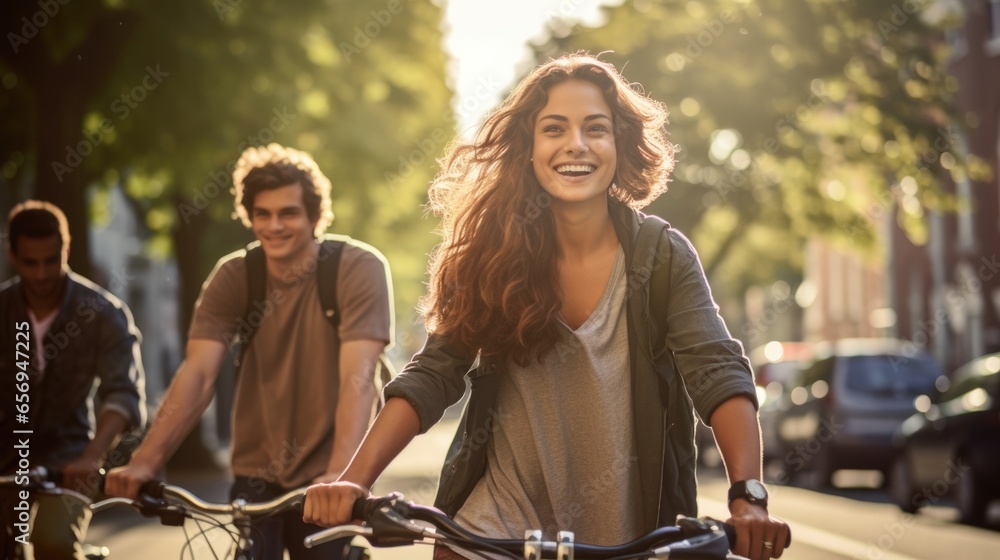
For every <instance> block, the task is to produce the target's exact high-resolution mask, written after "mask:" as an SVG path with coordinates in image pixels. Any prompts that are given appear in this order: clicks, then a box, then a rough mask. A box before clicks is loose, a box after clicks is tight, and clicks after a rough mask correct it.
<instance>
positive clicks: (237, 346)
mask: <svg viewBox="0 0 1000 560" xmlns="http://www.w3.org/2000/svg"><path fill="white" fill-rule="evenodd" d="M243 262H244V263H246V268H247V303H246V305H245V306H244V308H243V318H242V319H241V320H240V322H239V325H240V329H239V331H238V333H237V335H236V336H235V337H233V340H232V342H231V343H230V344H229V352H230V354H231V355H232V357H233V365H234V366H235V367H236V373H237V374H239V372H240V366H241V365H242V364H243V355H244V354H246V351H247V348H249V347H250V341H251V340H253V337H254V335H255V334H257V328H258V327H259V326H260V322H259V321H253V320H252V319H253V317H252V316H251V313H253V311H254V309H255V308H256V307H258V306H260V305H265V299H266V297H267V264H266V262H265V260H264V249H262V248H261V246H260V242H259V241H254V242H253V243H251V244H249V245H247V248H246V251H245V254H244V255H243ZM255 304H256V305H255ZM255 322H256V323H257V324H256V325H255V324H254V323H255Z"/></svg>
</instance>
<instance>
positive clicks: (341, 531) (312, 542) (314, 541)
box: [302, 525, 372, 548]
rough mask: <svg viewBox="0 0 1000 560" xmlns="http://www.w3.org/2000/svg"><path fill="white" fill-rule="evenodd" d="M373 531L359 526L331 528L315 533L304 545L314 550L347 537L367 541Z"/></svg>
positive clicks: (305, 540)
mask: <svg viewBox="0 0 1000 560" xmlns="http://www.w3.org/2000/svg"><path fill="white" fill-rule="evenodd" d="M371 534H372V530H371V529H370V528H369V527H359V526H357V525H341V526H339V527H331V528H329V529H324V530H322V531H320V532H318V533H314V534H312V535H309V536H308V537H306V538H305V539H304V540H303V541H302V544H303V545H304V546H305V547H306V548H312V547H314V546H319V545H321V544H323V543H327V542H330V541H333V540H336V539H342V538H345V537H365V538H366V539H367V538H369V537H371Z"/></svg>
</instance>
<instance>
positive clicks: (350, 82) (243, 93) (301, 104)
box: [0, 0, 453, 329]
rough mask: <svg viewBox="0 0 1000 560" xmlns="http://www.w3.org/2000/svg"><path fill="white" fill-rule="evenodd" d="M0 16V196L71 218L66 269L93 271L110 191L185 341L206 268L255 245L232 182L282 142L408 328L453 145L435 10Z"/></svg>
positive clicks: (105, 6)
mask: <svg viewBox="0 0 1000 560" xmlns="http://www.w3.org/2000/svg"><path fill="white" fill-rule="evenodd" d="M42 4H45V6H44V7H43V6H42ZM46 10H48V11H46ZM38 14H42V15H38ZM0 16H2V20H3V21H4V22H8V23H7V24H6V25H5V26H4V27H5V37H6V38H7V42H8V45H5V46H4V48H3V49H0V53H2V54H0V77H2V79H3V86H4V87H5V89H6V95H4V96H3V99H2V100H0V111H2V115H3V119H2V121H3V123H4V124H3V125H2V126H3V129H2V130H3V132H4V134H3V135H2V136H3V139H2V140H0V150H2V151H0V162H3V168H2V170H3V173H4V178H3V179H2V180H5V181H7V183H8V184H10V185H13V186H15V187H16V190H17V191H18V195H19V196H28V195H31V196H36V197H39V198H43V199H47V200H51V201H53V202H55V203H57V204H58V205H60V206H61V207H63V208H64V209H65V210H66V211H67V214H68V215H69V218H70V223H71V228H72V233H73V235H74V249H75V250H74V251H73V253H72V259H73V260H72V261H71V264H72V265H73V267H74V268H75V269H77V270H79V271H81V272H84V273H86V272H87V271H88V269H89V254H90V251H89V248H88V247H87V236H86V232H87V228H88V226H89V223H90V221H91V219H92V218H100V214H101V212H102V210H103V206H102V205H101V204H100V203H99V202H100V200H101V193H102V192H103V191H104V190H105V189H107V188H108V187H109V186H112V185H121V186H122V188H123V189H124V190H125V192H126V194H127V195H128V197H129V199H130V200H131V202H132V204H133V207H134V209H135V210H136V211H137V212H138V214H139V215H140V216H141V217H142V218H143V219H144V221H145V222H146V224H147V226H148V230H147V233H148V236H149V238H148V239H147V242H148V245H149V248H150V250H151V251H153V252H158V253H160V254H169V253H170V252H174V253H175V254H176V256H177V260H178V263H179V266H180V270H181V277H182V278H181V292H182V298H181V305H182V309H183V313H182V318H181V328H182V329H184V328H186V325H187V322H188V320H189V312H190V309H191V307H192V304H193V302H194V299H195V297H196V296H197V293H198V290H199V288H200V285H201V282H202V281H203V280H204V278H205V276H206V274H207V272H208V270H210V267H211V265H212V263H214V261H215V259H217V258H218V257H219V256H221V255H223V254H225V253H226V252H229V251H231V250H233V249H235V248H237V247H239V246H240V244H242V243H245V242H246V241H248V240H249V235H248V234H247V233H246V232H245V231H244V230H243V229H242V226H239V225H238V224H236V223H235V222H233V221H232V220H231V214H232V196H231V195H230V194H229V189H230V186H231V185H230V184H229V181H230V179H229V172H230V170H231V168H232V166H233V165H234V164H235V162H236V160H237V158H238V157H239V154H240V152H241V151H242V150H243V149H244V148H245V147H246V146H248V145H254V144H265V143H268V142H270V141H277V142H281V143H284V144H287V145H291V146H294V147H298V148H300V149H304V150H307V151H310V152H312V153H313V154H314V155H315V157H316V159H317V162H318V163H319V164H320V167H321V168H322V169H323V170H324V171H325V172H326V173H327V175H328V176H329V177H330V179H331V181H332V183H333V185H334V213H335V215H336V219H335V221H334V224H333V226H332V229H334V230H335V231H338V232H343V233H347V234H350V235H352V236H354V237H357V238H359V239H361V240H364V241H366V242H369V243H371V244H373V245H375V246H377V247H379V248H381V249H382V250H383V252H385V253H386V255H387V257H388V258H389V259H390V262H391V263H392V265H393V272H394V278H395V281H396V288H397V289H396V295H397V305H398V309H399V310H400V317H401V320H402V321H406V320H407V319H408V318H409V316H410V315H409V314H410V312H411V310H412V309H413V304H414V302H415V301H416V299H417V297H418V295H419V294H420V293H421V292H422V287H421V283H420V280H421V278H422V276H423V272H424V266H425V255H426V253H427V251H428V249H429V248H430V246H431V245H432V243H433V238H432V237H431V235H430V230H432V229H433V225H434V224H432V223H430V222H426V221H423V220H422V219H421V212H422V210H421V207H420V204H421V203H422V201H423V197H424V192H425V186H426V183H427V181H428V180H429V179H430V177H431V175H432V173H433V160H434V157H435V156H437V155H438V154H439V153H440V152H441V150H442V149H443V146H444V142H445V141H447V139H449V138H450V137H451V136H452V134H453V122H452V117H451V112H450V108H449V107H450V100H451V92H450V91H449V89H448V87H447V86H446V80H445V65H446V57H445V54H444V53H443V51H442V49H441V46H440V45H441V31H440V23H441V17H442V14H441V9H440V8H439V7H437V6H436V5H434V4H432V3H428V2H401V1H399V0H364V1H352V2H348V1H346V0H302V1H297V2H289V3H282V2H276V1H265V2H244V1H243V0H213V1H212V2H206V1H203V0H170V1H167V0H156V1H143V2H136V1H129V0H117V1H110V0H109V1H105V2H72V3H67V4H65V5H63V4H60V3H59V2H48V3H46V2H42V3H36V2H8V3H5V4H4V5H3V7H2V8H0ZM94 196H96V197H97V198H96V203H93V204H91V203H90V201H91V200H92V198H93V197H94Z"/></svg>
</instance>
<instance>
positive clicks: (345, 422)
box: [313, 340, 385, 483]
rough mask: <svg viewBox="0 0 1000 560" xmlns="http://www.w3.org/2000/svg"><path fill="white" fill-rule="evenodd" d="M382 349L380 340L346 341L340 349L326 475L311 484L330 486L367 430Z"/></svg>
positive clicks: (373, 401) (383, 343) (383, 345)
mask: <svg viewBox="0 0 1000 560" xmlns="http://www.w3.org/2000/svg"><path fill="white" fill-rule="evenodd" d="M384 348H385V342H384V341H382V340H348V341H346V342H343V343H341V345H340V363H339V366H340V394H339V396H338V398H337V413H336V419H335V424H334V435H333V453H332V454H331V455H330V461H329V463H328V464H327V467H326V473H325V474H324V475H322V476H319V477H317V478H316V479H315V480H314V481H313V482H317V483H318V482H334V481H336V480H337V478H338V477H339V476H340V474H341V473H342V472H344V469H346V468H347V464H348V463H350V461H351V457H353V456H354V453H355V451H357V449H358V446H359V445H361V440H362V439H363V438H364V436H365V432H366V431H367V430H368V422H369V421H370V420H371V415H372V406H373V405H374V403H375V398H376V396H377V395H376V394H375V382H374V379H375V367H376V366H377V365H378V358H379V355H380V354H381V353H382V350H383V349H384Z"/></svg>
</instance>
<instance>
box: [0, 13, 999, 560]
mask: <svg viewBox="0 0 1000 560" xmlns="http://www.w3.org/2000/svg"><path fill="white" fill-rule="evenodd" d="M0 21H2V22H3V31H4V38H5V42H6V44H5V45H4V46H3V47H2V48H0V86H2V87H0V115H2V118H0V213H2V215H3V217H0V220H5V219H6V213H7V211H8V210H9V209H10V208H11V207H12V206H13V205H14V204H16V203H17V202H19V201H21V200H24V199H26V198H41V199H46V200H50V201H52V202H54V203H56V204H57V205H59V206H60V207H62V208H63V209H64V210H65V211H66V213H67V216H68V218H69V221H70V227H71V231H72V235H73V245H72V252H71V256H70V264H71V266H72V268H73V269H74V270H76V271H77V272H80V273H82V274H83V275H85V276H88V277H90V278H92V279H94V280H95V281H97V282H98V283H100V284H102V285H104V286H105V287H107V288H108V289H109V290H111V291H112V292H113V293H115V294H116V295H118V296H119V297H121V298H123V299H124V300H125V301H127V302H128V304H129V305H130V306H131V308H132V311H133V313H134V315H135V317H136V321H137V323H138V325H139V327H140V329H141V331H142V333H143V335H144V340H143V356H144V358H145V366H146V372H147V376H148V379H147V391H148V392H149V403H150V406H151V407H155V406H156V403H157V402H158V400H159V398H160V397H161V396H162V392H163V390H164V389H165V388H166V386H167V385H168V384H169V381H170V376H171V375H172V374H173V371H174V370H175V368H176V367H177V365H178V364H179V363H180V361H181V359H182V357H183V356H182V348H183V343H184V336H185V333H186V330H187V324H188V321H189V320H190V316H191V311H192V306H193V304H194V301H195V299H196V298H197V295H198V292H199V289H200V287H201V283H202V282H203V281H204V280H205V278H206V276H207V274H208V273H209V271H210V270H211V267H212V265H213V264H214V263H215V261H216V260H217V259H218V258H219V257H220V256H222V255H224V254H226V253H229V252H231V251H233V250H235V249H237V248H239V247H241V246H242V245H244V244H245V243H247V242H249V241H250V240H251V237H250V234H249V232H248V231H246V230H245V229H244V228H243V227H242V226H241V225H240V224H239V223H238V222H237V221H235V220H233V219H232V214H233V198H232V194H231V192H230V189H231V187H232V185H231V179H230V176H229V175H230V171H231V169H232V167H233V165H234V164H235V162H236V160H237V158H238V156H239V154H240V153H241V151H242V150H243V149H245V148H246V147H247V146H251V145H258V144H266V143H269V142H272V141H275V142H280V143H283V144H286V145H289V146H293V147H296V148H299V149H302V150H306V151H309V152H311V153H313V155H314V156H315V158H316V160H317V162H318V163H319V165H320V167H321V169H322V170H323V171H324V172H325V173H326V174H327V175H328V176H329V177H330V179H331V181H332V183H333V210H334V214H335V216H336V218H335V221H334V222H333V225H332V226H331V230H332V231H335V232H337V233H345V234H348V235H351V236H353V237H355V238H358V239H361V240H363V241H365V242H368V243H371V244H372V245H374V246H376V247H378V248H379V249H380V250H381V251H382V252H384V253H385V255H386V256H387V258H388V259H389V261H390V263H391V266H392V274H393V281H394V284H395V293H396V306H397V309H396V317H397V324H396V327H397V337H396V340H397V347H396V349H395V350H394V353H393V357H394V358H395V359H396V361H397V362H398V363H402V362H405V361H406V359H407V358H408V357H409V356H410V355H411V354H412V352H414V351H415V350H416V349H418V348H419V346H420V345H421V344H422V342H423V336H424V334H423V330H422V327H421V321H420V318H419V317H418V316H417V315H416V313H415V311H414V306H415V303H416V301H417V298H418V297H419V296H420V295H421V294H422V293H423V290H424V282H425V281H426V275H425V272H426V259H427V254H428V253H429V251H430V250H431V248H432V247H433V245H434V243H435V242H436V239H437V238H436V236H435V235H434V234H433V230H434V228H435V226H436V222H435V220H434V219H433V217H432V216H425V215H424V210H423V207H422V204H423V203H424V202H425V200H426V187H427V184H428V181H429V180H430V179H431V178H432V177H433V175H434V173H435V171H436V164H435V158H436V157H438V156H440V155H441V154H442V152H443V150H444V148H445V146H446V145H447V143H448V142H449V141H451V140H452V139H453V138H454V137H455V136H456V135H471V134H473V133H474V131H475V128H476V126H477V125H478V123H480V122H481V120H482V118H483V116H484V115H486V114H487V113H488V112H489V111H490V110H491V109H492V108H493V107H494V106H495V104H496V103H497V102H498V101H499V100H500V99H502V98H503V96H504V95H505V93H506V92H507V91H509V90H510V88H511V87H512V86H513V84H514V83H515V82H516V80H517V79H519V78H520V77H521V76H523V75H524V74H525V73H526V72H527V71H528V70H529V69H530V68H532V67H533V66H535V65H536V64H538V63H540V62H543V61H545V60H547V59H549V58H550V57H555V56H558V55H560V54H562V53H565V52H573V51H577V50H587V51H589V52H591V53H594V54H596V53H603V54H601V58H602V59H604V60H606V61H609V62H612V63H614V64H615V65H616V66H617V67H618V68H619V69H620V70H621V71H622V73H623V74H624V76H625V77H626V78H627V79H629V80H630V81H633V82H635V83H636V84H637V87H641V88H642V89H643V90H644V91H645V92H647V93H648V94H649V95H651V96H652V97H654V98H656V99H658V100H660V101H662V102H664V103H666V104H667V106H668V107H669V108H670V112H671V122H670V124H669V125H668V131H669V133H670V138H671V140H672V141H673V142H674V143H675V144H677V145H678V146H679V147H680V152H679V160H678V164H677V168H676V171H675V173H674V176H673V180H672V182H671V184H670V190H669V192H667V193H666V194H665V195H664V196H662V197H660V198H659V199H658V200H657V201H656V202H654V203H653V204H652V205H651V206H650V207H648V208H647V211H648V212H650V213H655V214H658V215H660V216H663V217H664V218H666V219H667V220H668V221H670V222H671V224H672V225H673V226H674V227H677V228H679V229H681V230H682V231H684V232H685V233H686V234H688V235H689V236H690V237H691V238H692V239H693V241H694V243H695V246H696V247H697V249H698V251H699V252H700V256H701V258H702V262H703V264H704V267H705V270H706V272H707V274H708V276H709V278H710V281H711V284H712V287H713V290H714V294H715V297H716V300H717V301H718V303H719V305H720V307H721V312H722V314H723V316H724V317H725V319H726V321H727V324H728V325H729V327H730V330H731V331H732V332H733V335H734V336H735V337H737V338H739V339H740V340H742V341H743V343H744V346H745V347H746V348H747V350H748V352H750V351H752V350H754V349H758V350H757V354H755V355H757V356H763V357H762V358H759V359H758V360H757V362H756V363H757V364H758V366H763V365H765V364H767V363H776V362H780V361H782V360H783V358H782V355H781V353H780V352H777V351H776V350H775V349H774V348H775V347H774V346H771V351H770V353H769V354H767V353H765V352H764V348H765V345H767V343H769V342H771V341H782V342H799V343H804V346H802V347H796V350H795V358H794V361H796V362H801V366H802V367H808V366H809V364H812V363H814V361H815V360H816V359H819V358H821V357H822V356H827V357H829V356H832V355H835V354H838V351H837V350H836V348H835V349H834V350H830V349H826V350H822V351H814V347H813V346H812V343H817V342H821V341H839V340H843V339H856V338H864V339H886V340H901V341H904V342H902V343H900V344H902V346H901V348H903V349H902V350H900V349H899V348H900V346H899V344H897V349H896V350H894V351H895V352H897V353H900V352H901V353H903V354H906V355H907V357H914V356H915V355H917V354H920V356H926V357H927V358H928V359H929V360H932V361H933V364H934V367H936V368H937V371H938V373H939V374H940V375H941V376H942V377H944V378H946V379H954V378H955V377H956V375H958V373H956V372H957V370H959V369H960V368H961V367H962V366H963V364H967V363H969V362H972V361H973V360H976V359H978V358H981V357H985V356H988V355H990V354H991V353H995V352H1000V262H998V257H997V251H998V248H1000V182H998V175H997V168H998V165H997V163H998V158H1000V2H998V1H997V0H897V1H888V0H879V1H861V0H691V1H682V0H633V1H625V2H621V1H615V0H611V1H607V2H601V1H599V0H547V1H541V0H538V1H531V0H519V1H513V0H512V1H506V2H503V3H499V2H498V3H492V2H476V1H473V0H451V1H448V2H445V1H444V0H440V1H435V2H431V1H426V0H352V1H347V0H289V1H286V2H276V1H272V0H170V1H166V0H144V1H131V0H104V1H97V0H95V1H81V0H65V1H64V0H37V1H8V2H4V3H3V4H2V5H0ZM12 274H13V272H12V271H11V268H10V265H9V263H7V262H6V260H0V276H2V277H3V278H7V277H9V276H10V275H12ZM803 347H808V348H809V350H808V351H803V350H802V348H803ZM790 348H791V347H790ZM776 352H777V353H776ZM845 352H847V353H848V354H851V353H856V352H855V351H854V350H850V351H840V352H839V354H844V353H845ZM865 352H868V351H865ZM772 358H773V359H772ZM785 359H790V358H785ZM996 363H997V364H1000V361H997V362H996ZM988 364H994V362H989V363H988ZM984 367H986V370H984V371H987V373H989V371H990V368H992V367H994V365H987V366H984ZM794 369H798V366H797V367H796V368H794ZM997 369H1000V366H998V367H997ZM993 373H994V374H995V373H996V371H995V370H993ZM795 375H796V374H795V373H794V372H791V373H788V374H786V375H783V376H781V377H780V379H779V378H776V379H770V380H768V381H778V382H780V385H781V386H780V387H777V388H775V389H773V390H771V391H770V392H767V391H766V390H765V389H766V385H767V384H766V383H763V382H762V381H763V379H762V378H761V379H758V381H759V382H762V383H761V394H762V397H764V398H765V399H767V398H769V397H768V395H770V396H771V397H773V399H772V400H774V401H776V402H777V401H779V400H780V396H781V395H782V394H787V393H790V391H791V390H792V388H793V387H792V385H794V384H796V383H798V384H799V385H801V384H802V383H805V382H806V381H792V379H793V378H794V377H795ZM983 375H984V376H987V374H983ZM934 377H935V376H930V378H929V379H932V380H933V379H934ZM807 381H808V380H807ZM814 381H815V379H812V380H811V381H810V383H811V382H814ZM824 382H825V383H828V385H829V387H828V389H829V388H830V387H832V386H833V383H834V382H833V381H829V380H827V381H824ZM789 384H791V385H789ZM950 386H951V385H950V384H948V385H942V384H941V383H938V384H937V385H933V384H931V385H930V386H927V387H923V386H922V387H921V388H920V390H918V391H917V393H915V395H914V396H912V397H907V399H908V400H907V402H910V403H911V405H910V408H908V409H907V410H908V411H909V412H913V413H923V412H927V411H928V410H930V407H929V406H918V405H917V404H914V403H915V401H914V399H915V398H916V396H921V395H922V396H925V398H927V399H928V400H929V401H933V402H934V403H937V402H938V401H937V400H936V399H938V396H937V395H936V394H935V393H934V391H942V392H943V391H947V390H948V389H949V387H950ZM990 387H992V386H990ZM811 388H812V385H808V386H806V390H807V393H808V394H807V397H808V399H810V400H813V399H815V400H817V402H821V401H823V398H824V397H825V396H826V393H824V392H822V391H813V392H809V391H810V390H811ZM819 393H822V395H821V396H816V395H817V394H819ZM985 394H986V395H987V397H988V401H987V402H986V404H985V405H982V403H979V404H977V405H976V406H978V407H979V408H976V407H973V408H975V409H976V410H979V409H980V408H982V406H985V410H992V411H993V412H991V413H990V414H992V416H991V418H993V417H996V421H998V422H1000V414H996V413H995V410H996V409H995V407H996V404H995V402H996V401H998V400H1000V397H998V396H997V395H995V389H993V388H990V389H988V390H987V392H986V393H985ZM961 396H962V395H958V397H961ZM911 401H912V402H911ZM921 402H923V401H921ZM976 402H977V403H978V401H976ZM793 404H795V403H793ZM925 404H926V403H925ZM981 405H982V406H981ZM789 406H791V405H789ZM786 408H787V407H786ZM828 408H831V407H828ZM921 408H926V409H927V410H921ZM822 410H826V409H822ZM227 416H228V414H227V413H226V411H225V409H224V407H223V410H222V411H221V412H220V413H218V418H220V419H221V420H220V421H219V422H214V423H213V421H210V422H208V427H207V428H206V429H205V430H203V431H202V433H201V434H196V437H195V438H194V439H195V440H196V441H195V442H193V443H191V444H190V445H191V446H193V448H195V449H204V448H209V449H214V448H215V447H217V446H219V445H224V443H225V430H224V429H222V430H220V429H217V426H215V424H216V423H218V424H225V418H226V417H227ZM814 420H815V418H814ZM901 422H902V418H900V419H899V420H898V421H896V422H895V424H893V429H892V430H891V431H894V432H898V428H899V427H900V423H901ZM814 424H816V422H814ZM817 425H818V424H817ZM814 428H815V426H814ZM899 437H902V436H899ZM202 440H204V441H202ZM991 445H992V444H991ZM785 451H787V449H782V451H781V452H779V453H778V457H779V458H780V457H781V456H783V455H784V452H785ZM192 456H194V457H197V456H198V452H197V451H195V452H192ZM784 465H785V470H788V466H789V465H790V462H789V461H788V460H787V459H786V460H785V461H784ZM882 471H884V472H882V474H883V476H884V478H883V479H882V482H881V483H880V482H876V483H875V484H874V486H879V485H887V484H888V478H889V477H888V472H889V471H888V470H887V468H883V469H882ZM880 499H881V498H880ZM886 500H888V498H885V500H883V501H886ZM876 501H877V500H876ZM947 515H949V514H945V517H947ZM994 550H995V549H994ZM878 551H879V552H880V553H881V554H883V555H884V557H886V558H888V557H890V556H889V555H890V553H889V552H887V551H886V550H883V549H881V548H879V549H878ZM862 552H863V551H862ZM946 556H947V555H946ZM869 557H871V556H869ZM879 557H883V556H879ZM917 557H921V556H919V555H918V556H917ZM954 557H960V556H954ZM969 557H973V556H969ZM978 557H985V556H978Z"/></svg>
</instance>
